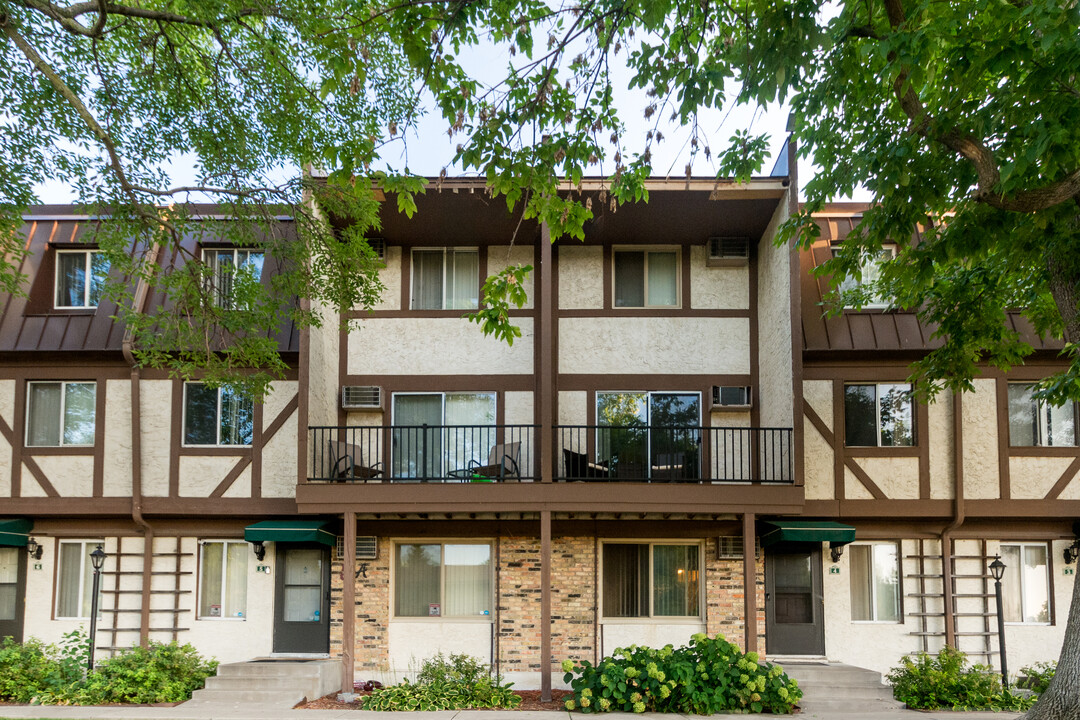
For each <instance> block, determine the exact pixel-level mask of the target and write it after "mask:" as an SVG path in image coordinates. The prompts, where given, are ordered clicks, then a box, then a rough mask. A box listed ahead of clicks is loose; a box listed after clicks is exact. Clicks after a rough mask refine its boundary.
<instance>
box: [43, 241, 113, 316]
mask: <svg viewBox="0 0 1080 720" xmlns="http://www.w3.org/2000/svg"><path fill="white" fill-rule="evenodd" d="M108 274H109V261H108V260H107V259H106V258H105V255H104V253H101V252H99V251H98V250H57V251H56V297H55V307H57V308H59V309H69V308H94V307H97V306H98V303H99V302H100V301H101V293H102V290H103V289H104V288H105V278H106V276H108Z"/></svg>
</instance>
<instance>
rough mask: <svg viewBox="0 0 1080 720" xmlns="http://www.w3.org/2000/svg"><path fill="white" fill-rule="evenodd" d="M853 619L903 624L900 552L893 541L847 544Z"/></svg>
mask: <svg viewBox="0 0 1080 720" xmlns="http://www.w3.org/2000/svg"><path fill="white" fill-rule="evenodd" d="M848 553H849V555H850V557H851V619H852V620H855V621H857V622H900V553H899V552H897V546H896V543H894V542H882V543H859V544H856V545H848Z"/></svg>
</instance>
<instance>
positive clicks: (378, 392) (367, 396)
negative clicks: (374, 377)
mask: <svg viewBox="0 0 1080 720" xmlns="http://www.w3.org/2000/svg"><path fill="white" fill-rule="evenodd" d="M341 407H343V408H345V409H347V410H349V409H354V410H355V409H380V408H382V388H381V387H379V386H378V385H346V386H345V387H343V388H341Z"/></svg>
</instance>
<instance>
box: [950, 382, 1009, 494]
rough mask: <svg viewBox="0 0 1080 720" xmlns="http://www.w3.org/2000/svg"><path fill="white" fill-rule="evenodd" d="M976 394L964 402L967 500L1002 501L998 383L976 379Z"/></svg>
mask: <svg viewBox="0 0 1080 720" xmlns="http://www.w3.org/2000/svg"><path fill="white" fill-rule="evenodd" d="M972 385H974V387H975V390H974V392H969V393H965V394H964V398H963V401H962V402H961V409H962V418H963V429H962V432H963V438H964V439H963V442H964V460H963V462H964V497H965V498H968V499H992V498H999V497H1001V486H1000V475H1001V474H1000V470H999V467H1000V465H999V454H998V433H999V432H1008V428H999V427H998V413H997V381H996V380H993V379H976V380H973V381H972Z"/></svg>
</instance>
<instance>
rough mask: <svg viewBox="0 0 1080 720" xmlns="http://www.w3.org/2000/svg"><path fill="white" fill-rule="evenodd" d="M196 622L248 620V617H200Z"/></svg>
mask: <svg viewBox="0 0 1080 720" xmlns="http://www.w3.org/2000/svg"><path fill="white" fill-rule="evenodd" d="M195 622H247V618H246V617H214V616H213V615H210V616H209V617H198V618H195Z"/></svg>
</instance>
